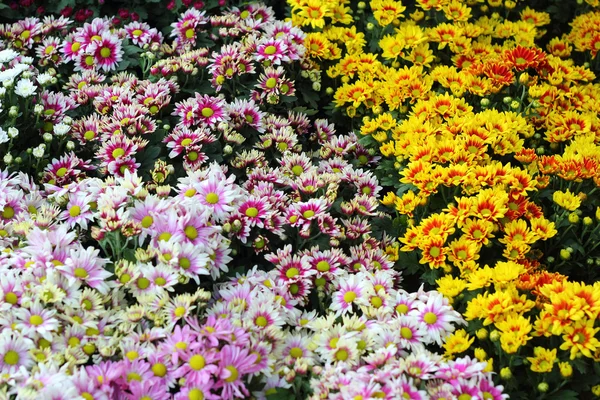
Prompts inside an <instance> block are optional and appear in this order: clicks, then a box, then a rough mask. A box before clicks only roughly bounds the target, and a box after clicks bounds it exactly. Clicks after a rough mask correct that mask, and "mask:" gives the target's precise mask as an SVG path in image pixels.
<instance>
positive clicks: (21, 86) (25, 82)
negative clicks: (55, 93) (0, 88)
mask: <svg viewBox="0 0 600 400" xmlns="http://www.w3.org/2000/svg"><path fill="white" fill-rule="evenodd" d="M36 89H37V86H35V85H34V84H33V82H31V81H30V80H29V79H21V80H19V82H17V84H16V85H15V94H16V95H17V96H21V97H24V98H27V97H30V96H33V95H34V94H35V90H36Z"/></svg>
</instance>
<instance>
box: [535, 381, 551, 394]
mask: <svg viewBox="0 0 600 400" xmlns="http://www.w3.org/2000/svg"><path fill="white" fill-rule="evenodd" d="M537 388H538V390H539V391H540V392H541V393H546V392H547V391H548V389H550V386H548V384H547V383H546V382H541V383H540V384H539V385H538V387H537Z"/></svg>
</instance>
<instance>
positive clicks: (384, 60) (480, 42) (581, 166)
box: [288, 0, 600, 396]
mask: <svg viewBox="0 0 600 400" xmlns="http://www.w3.org/2000/svg"><path fill="white" fill-rule="evenodd" d="M288 3H289V4H290V5H291V7H292V21H294V23H295V24H297V25H298V26H302V27H303V29H304V30H305V31H306V34H307V36H306V39H305V46H306V47H307V51H308V53H307V55H308V56H309V57H311V58H312V59H313V60H314V61H315V62H317V63H319V64H320V65H321V70H322V71H324V72H325V73H326V75H327V76H326V77H323V78H322V80H323V82H322V84H323V87H324V88H325V90H324V92H325V94H327V95H329V99H330V101H331V103H332V106H333V112H332V114H331V115H332V117H334V118H338V119H342V120H343V119H344V118H345V119H346V120H347V121H351V122H350V123H353V124H356V123H357V122H358V124H359V126H358V129H357V130H359V131H360V135H361V136H362V138H361V139H360V140H359V143H361V144H362V145H364V146H365V147H366V148H367V149H368V150H371V149H377V151H378V152H379V153H380V154H381V155H382V156H383V159H382V160H381V161H380V162H379V163H378V166H377V167H376V169H375V173H376V175H377V176H378V177H379V178H380V182H381V184H382V186H383V193H385V195H384V197H383V198H382V200H381V202H382V203H383V204H384V205H385V206H387V207H388V210H389V215H390V220H391V221H390V222H391V224H390V225H388V226H390V227H391V228H393V230H392V229H390V230H389V231H388V233H389V234H392V235H393V236H396V237H398V239H399V241H400V243H401V247H400V249H399V250H400V253H399V254H398V259H399V262H400V264H401V265H402V264H403V265H404V267H405V273H406V274H408V275H412V274H414V275H417V276H419V277H421V278H422V279H423V280H425V281H426V282H427V283H428V284H431V285H433V286H434V287H435V288H436V289H437V290H439V292H440V293H442V294H443V295H444V296H445V297H446V298H447V299H448V300H449V302H450V304H451V305H452V306H453V307H454V308H455V310H457V311H460V312H461V314H462V315H463V316H464V318H465V319H466V320H467V321H469V324H468V326H467V328H466V329H465V330H464V331H457V332H456V333H454V334H452V335H451V336H449V337H448V338H447V339H446V345H445V350H446V355H447V356H448V357H454V356H456V355H465V354H468V355H470V356H472V357H475V358H477V359H478V360H480V361H486V362H487V366H488V367H487V368H489V369H493V370H494V371H497V372H499V374H498V375H497V377H498V378H497V379H504V380H505V381H506V387H507V390H508V393H510V394H514V395H517V396H518V395H522V393H523V392H522V391H523V390H525V391H527V390H528V389H526V388H529V387H531V382H534V383H535V384H536V385H537V390H538V391H539V392H540V394H542V395H544V394H545V393H546V392H548V391H552V393H555V394H556V395H557V396H561V395H562V396H569V395H570V394H569V393H571V392H570V391H569V390H566V391H565V386H567V385H568V387H569V388H572V389H573V390H575V391H576V392H578V393H579V392H582V391H586V390H587V391H592V392H593V393H595V392H596V391H597V387H596V386H594V385H598V384H599V383H600V381H599V380H598V379H597V378H593V379H589V380H588V379H587V377H586V373H588V372H591V371H592V370H594V371H596V367H595V366H594V362H595V361H597V360H598V353H597V351H598V350H597V349H598V335H597V332H598V331H600V327H599V326H598V323H597V320H596V311H594V310H596V309H597V308H598V306H599V304H600V303H599V297H598V286H597V278H598V274H597V271H596V261H597V260H598V259H599V258H598V257H599V255H600V253H599V252H598V250H597V243H598V240H599V237H598V235H597V232H598V231H597V229H598V226H600V223H599V221H598V218H597V214H596V212H597V209H598V205H599V203H598V201H597V199H596V198H595V197H594V196H593V194H594V193H595V191H596V190H597V186H598V177H599V175H598V168H597V165H598V158H597V157H598V154H599V153H598V148H597V143H598V140H599V139H598V138H599V137H600V136H599V135H598V128H599V125H598V118H597V110H596V108H597V106H596V104H597V102H595V101H594V99H596V98H597V96H598V91H597V85H596V84H595V83H594V82H595V80H596V74H595V73H594V72H595V71H596V69H597V64H595V61H594V57H595V55H596V52H595V50H594V49H592V46H593V43H594V39H593V38H594V37H595V36H594V35H595V33H594V32H595V31H593V28H591V26H592V24H591V21H593V20H594V18H595V17H596V14H597V13H596V12H588V13H582V14H581V15H579V16H578V17H576V18H575V19H574V20H573V21H572V30H571V32H570V33H568V34H565V35H563V36H562V37H559V38H553V39H550V40H547V41H546V43H547V44H546V45H545V49H544V48H541V47H539V46H538V45H537V43H538V41H539V40H540V39H541V38H542V37H543V36H544V34H545V33H546V31H545V30H544V27H545V26H547V25H548V24H550V22H551V15H550V14H548V13H546V12H542V11H538V10H534V9H532V8H530V7H525V5H522V6H517V4H516V3H514V2H504V3H505V4H502V3H503V2H492V1H490V2H489V4H488V5H481V6H479V5H474V4H472V3H469V2H460V1H439V2H430V1H417V2H416V4H414V5H408V4H407V3H402V2H400V1H375V0H374V1H370V2H368V3H365V2H360V3H358V4H357V5H356V6H355V8H354V9H352V10H350V9H345V8H344V7H345V5H344V4H342V2H322V3H321V6H320V7H317V6H316V5H317V3H313V2H308V1H299V2H298V1H289V2H288ZM434 3H435V4H434ZM591 5H592V6H594V5H593V4H591ZM501 6H503V7H505V11H506V14H505V16H504V17H502V16H501V14H500V13H498V12H494V11H495V10H497V8H496V7H501ZM334 10H337V12H334ZM340 10H345V11H344V13H347V14H349V15H354V17H353V18H352V17H350V18H351V19H350V21H342V18H340V15H342V12H341V11H340ZM313 11H315V12H313ZM317 11H319V12H317ZM314 28H319V29H318V30H316V29H314ZM361 28H362V29H361ZM596 50H597V49H596ZM574 52H579V53H583V54H582V57H579V56H577V58H576V59H572V58H570V57H571V56H572V55H574ZM590 56H591V58H590ZM392 232H393V233H392ZM406 279H409V277H406ZM559 293H560V294H559ZM563 296H564V297H563ZM567 299H568V300H567ZM560 310H562V311H560ZM567 310H569V311H567ZM559 315H562V317H559ZM574 366H575V367H576V371H577V372H574V371H573V367H574ZM515 371H519V372H518V373H515ZM521 371H522V372H523V373H524V374H523V377H527V378H521V376H520V375H519V374H520V373H521ZM596 372H597V371H596Z"/></svg>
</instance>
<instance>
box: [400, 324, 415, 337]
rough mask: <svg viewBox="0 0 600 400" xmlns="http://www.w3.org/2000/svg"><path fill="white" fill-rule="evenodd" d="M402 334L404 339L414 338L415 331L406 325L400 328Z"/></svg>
mask: <svg viewBox="0 0 600 400" xmlns="http://www.w3.org/2000/svg"><path fill="white" fill-rule="evenodd" d="M400 336H402V337H403V338H404V339H412V337H413V333H412V331H411V330H410V328H407V327H405V326H404V327H402V328H401V329H400Z"/></svg>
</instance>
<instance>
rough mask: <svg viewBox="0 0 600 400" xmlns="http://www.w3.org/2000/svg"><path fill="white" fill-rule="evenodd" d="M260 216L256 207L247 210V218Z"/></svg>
mask: <svg viewBox="0 0 600 400" xmlns="http://www.w3.org/2000/svg"><path fill="white" fill-rule="evenodd" d="M257 215H258V208H256V207H248V209H247V210H246V216H248V217H250V218H254V217H256V216H257Z"/></svg>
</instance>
